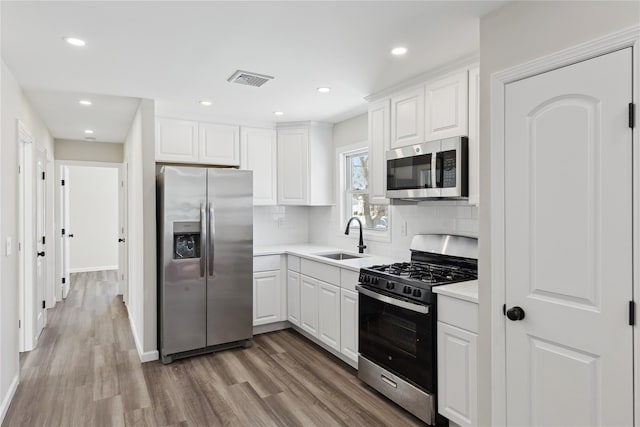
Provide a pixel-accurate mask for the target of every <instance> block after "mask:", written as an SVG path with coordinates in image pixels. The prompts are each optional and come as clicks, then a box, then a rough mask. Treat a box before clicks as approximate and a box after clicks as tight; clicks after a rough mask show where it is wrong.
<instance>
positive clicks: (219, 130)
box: [156, 117, 240, 166]
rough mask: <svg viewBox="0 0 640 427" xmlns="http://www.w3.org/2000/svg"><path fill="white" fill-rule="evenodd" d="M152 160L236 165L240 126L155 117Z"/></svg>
mask: <svg viewBox="0 0 640 427" xmlns="http://www.w3.org/2000/svg"><path fill="white" fill-rule="evenodd" d="M156 161H158V162H177V163H197V164H207V165H224V166H238V165H240V128H239V127H238V126H229V125H218V124H214V123H199V122H194V121H189V120H180V119H172V118H167V117H158V118H156Z"/></svg>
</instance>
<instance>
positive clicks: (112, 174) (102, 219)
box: [67, 166, 119, 273]
mask: <svg viewBox="0 0 640 427" xmlns="http://www.w3.org/2000/svg"><path fill="white" fill-rule="evenodd" d="M67 185H69V208H70V218H69V219H70V224H69V233H73V236H74V237H73V239H71V241H70V242H71V243H70V269H71V272H72V273H74V272H81V271H100V270H110V269H116V268H117V267H118V214H119V213H118V190H119V185H118V169H117V168H109V167H96V166H93V167H88V166H69V182H68V184H67Z"/></svg>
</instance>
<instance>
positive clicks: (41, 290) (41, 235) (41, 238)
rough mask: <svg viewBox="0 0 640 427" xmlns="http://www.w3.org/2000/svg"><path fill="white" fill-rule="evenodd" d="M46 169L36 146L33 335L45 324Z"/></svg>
mask: <svg viewBox="0 0 640 427" xmlns="http://www.w3.org/2000/svg"><path fill="white" fill-rule="evenodd" d="M46 170H47V152H46V150H44V149H42V148H40V147H38V151H37V157H36V168H35V172H36V179H35V183H36V205H35V208H36V209H35V211H36V229H35V239H36V245H35V246H36V252H37V253H36V280H35V286H36V292H35V296H36V298H35V301H33V303H34V305H35V310H34V313H35V314H36V323H35V331H34V337H35V338H36V339H37V337H39V336H40V333H41V332H42V329H43V328H44V325H45V321H46V318H45V311H46V310H45V298H46V297H45V282H46V258H45V257H46V231H45V230H46V218H47V212H46V185H45V178H46Z"/></svg>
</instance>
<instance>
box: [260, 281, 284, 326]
mask: <svg viewBox="0 0 640 427" xmlns="http://www.w3.org/2000/svg"><path fill="white" fill-rule="evenodd" d="M280 289H281V284H280V270H276V271H262V272H259V273H253V326H258V325H265V324H267V323H273V322H278V321H279V320H280V309H281V305H280V304H281V293H280Z"/></svg>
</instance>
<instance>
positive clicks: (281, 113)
mask: <svg viewBox="0 0 640 427" xmlns="http://www.w3.org/2000/svg"><path fill="white" fill-rule="evenodd" d="M273 114H275V115H276V116H284V113H283V112H282V111H274V112H273Z"/></svg>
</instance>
